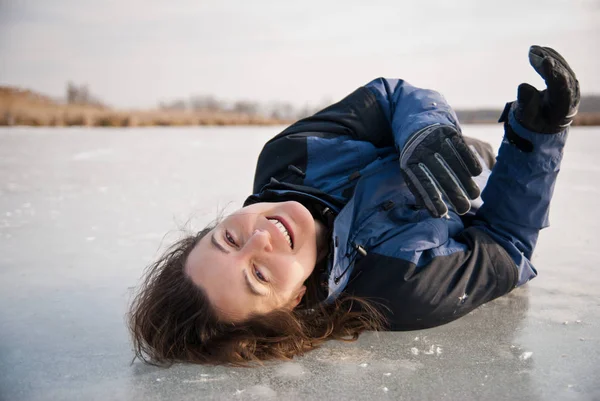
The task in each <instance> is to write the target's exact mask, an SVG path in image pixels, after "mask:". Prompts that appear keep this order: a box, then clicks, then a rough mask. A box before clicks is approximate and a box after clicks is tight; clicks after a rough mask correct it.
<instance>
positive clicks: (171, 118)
mask: <svg viewBox="0 0 600 401" xmlns="http://www.w3.org/2000/svg"><path fill="white" fill-rule="evenodd" d="M285 123H289V121H285V120H279V119H274V118H267V117H262V116H258V115H249V114H244V113H235V112H224V111H187V110H143V111H138V110H130V111H121V110H113V109H111V108H108V107H104V106H101V105H92V104H61V103H58V102H56V101H55V100H53V99H50V98H49V97H46V96H43V95H39V94H37V93H35V92H31V91H27V90H18V89H14V88H6V87H0V126H14V125H25V126H34V127H35V126H55V127H70V126H84V127H146V126H191V125H275V124H285Z"/></svg>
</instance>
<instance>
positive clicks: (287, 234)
mask: <svg viewBox="0 0 600 401" xmlns="http://www.w3.org/2000/svg"><path fill="white" fill-rule="evenodd" d="M267 220H269V221H270V222H271V223H273V224H274V225H275V227H277V229H278V230H279V231H280V232H281V233H282V234H283V236H284V238H285V239H286V241H287V243H288V245H289V246H290V248H292V249H294V241H293V240H292V235H291V234H290V231H289V230H288V228H287V227H286V226H285V224H284V223H283V222H282V221H281V220H279V219H278V218H276V217H268V218H267Z"/></svg>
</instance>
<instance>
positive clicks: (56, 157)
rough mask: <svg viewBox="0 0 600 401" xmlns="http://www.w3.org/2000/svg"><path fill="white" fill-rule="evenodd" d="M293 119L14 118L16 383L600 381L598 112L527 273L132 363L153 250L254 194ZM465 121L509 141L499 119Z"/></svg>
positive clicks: (2, 140)
mask: <svg viewBox="0 0 600 401" xmlns="http://www.w3.org/2000/svg"><path fill="white" fill-rule="evenodd" d="M278 129H279V128H278V127H269V128H245V127H237V128H182V129H154V128H149V129H129V130H119V129H110V130H108V129H24V128H20V129H14V128H11V129H3V130H0V338H1V340H2V341H1V342H0V400H11V401H20V400H23V401H35V400H150V401H152V400H169V401H171V400H173V401H176V400H183V399H202V400H211V399H217V400H231V399H235V400H246V399H249V400H252V399H261V400H263V399H285V400H311V399H319V400H341V399H347V400H359V399H368V400H374V399H394V400H395V399H415V400H422V399H434V400H438V399H448V400H473V399H487V400H554V399H560V400H563V399H564V400H576V399H581V400H593V399H600V380H598V377H600V338H599V337H600V290H599V288H600V271H599V266H598V260H600V247H599V246H598V244H599V242H598V239H597V238H598V233H599V232H600V218H599V217H598V216H597V214H596V213H595V210H596V209H597V207H598V196H597V195H598V189H599V188H600V176H599V175H598V163H597V160H598V155H600V130H599V129H597V128H587V129H583V128H574V129H573V130H572V132H571V134H570V137H569V143H568V145H567V147H566V149H565V160H564V163H563V167H562V170H561V172H560V175H559V179H558V184H557V186H556V189H555V199H554V201H553V205H552V209H551V215H550V219H551V223H552V224H551V227H550V228H549V229H547V230H544V231H543V232H542V234H541V236H540V240H539V245H538V247H537V249H536V251H535V255H534V263H535V266H536V267H537V269H538V271H539V277H538V278H536V279H535V280H533V281H532V282H531V283H530V284H529V285H528V286H527V288H522V289H519V290H516V291H514V292H513V293H511V294H510V295H509V296H506V297H503V298H501V299H498V300H497V301H494V302H491V303H489V304H487V305H485V306H483V307H481V308H479V309H478V310H476V311H475V312H473V313H472V314H470V315H468V316H466V317H464V318H462V319H460V320H458V321H456V322H454V323H451V324H448V325H446V326H442V327H438V328H435V329H431V330H423V331H417V332H408V333H368V334H366V335H364V336H362V337H361V339H360V340H359V341H358V342H356V343H349V344H347V343H341V342H331V343H329V344H327V345H326V346H325V347H323V348H321V349H319V350H316V351H314V352H311V353H309V354H307V355H306V356H305V357H301V358H296V359H295V360H294V361H293V362H289V363H267V364H265V366H263V367H259V368H255V369H243V368H227V367H205V366H189V365H175V366H173V367H171V368H170V369H160V368H156V367H152V366H146V365H143V364H141V363H139V362H135V363H133V364H132V365H131V364H130V362H131V358H132V355H133V354H132V352H131V346H130V343H129V340H128V337H127V331H126V328H125V325H124V314H125V311H126V305H127V302H128V301H129V297H130V294H131V291H132V289H133V288H134V287H135V286H136V285H137V283H138V279H139V277H140V275H141V271H142V269H143V267H144V266H145V265H147V264H148V263H149V262H150V261H152V260H153V259H154V258H155V257H156V255H157V251H158V249H159V248H161V249H162V248H164V247H165V246H166V245H167V244H168V243H169V242H170V241H172V240H173V239H175V238H177V236H178V229H179V228H182V227H188V228H191V229H198V228H200V227H202V226H204V225H205V224H206V223H208V222H210V221H212V220H213V219H214V218H215V217H217V215H218V213H219V212H221V211H224V212H227V211H231V210H234V209H235V208H237V207H239V206H240V205H241V202H242V201H243V200H244V198H245V196H246V195H248V191H250V189H251V186H252V185H251V184H252V176H253V173H254V163H255V159H256V156H257V154H258V152H259V150H260V148H261V147H262V145H263V143H264V141H265V140H267V139H268V138H269V137H271V136H272V135H274V134H275V133H277V132H278ZM464 129H465V133H466V134H471V135H475V136H478V137H480V138H486V139H488V140H489V141H491V142H492V143H493V144H494V146H498V144H499V142H500V138H501V127H500V126H486V127H477V126H466V127H464ZM407 307H410V305H407ZM563 322H568V324H566V325H565V324H563Z"/></svg>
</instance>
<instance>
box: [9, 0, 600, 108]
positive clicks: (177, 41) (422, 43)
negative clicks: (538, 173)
mask: <svg viewBox="0 0 600 401" xmlns="http://www.w3.org/2000/svg"><path fill="white" fill-rule="evenodd" d="M599 43H600V0H533V1H528V0H497V1H487V0H485V1H484V0H465V1H460V0H455V1H451V0H447V1H444V0H429V1H417V0H413V1H402V0H394V1H380V0H369V1H365V0H361V1H357V0H345V1H335V2H333V1H325V0H319V1H314V0H302V1H294V2H292V1H284V0H279V1H275V0H273V1H271V0H247V1H217V0H177V1H175V0H171V1H167V0H164V1H159V0H52V1H50V0H0V85H12V86H20V87H24V88H29V89H34V90H37V91H40V92H42V93H45V94H48V95H51V96H57V97H62V96H63V95H64V92H65V85H66V82H67V81H69V80H71V81H73V82H75V83H87V84H88V85H89V87H90V89H91V92H92V93H93V94H95V95H96V96H98V97H99V98H100V99H101V100H103V101H105V102H106V103H108V104H110V105H112V106H117V107H152V106H155V105H156V104H157V103H158V101H160V100H170V99H174V98H187V97H189V96H190V95H194V94H199V95H205V94H213V95H215V96H217V97H218V98H221V99H224V100H239V99H251V100H258V101H261V102H269V101H287V102H291V103H292V104H294V105H296V106H302V105H305V104H310V105H315V104H319V103H321V102H322V101H323V100H324V99H330V100H338V99H340V98H341V97H343V96H345V95H346V94H348V93H350V92H351V91H353V90H354V89H355V88H356V87H358V86H360V85H362V84H365V83H366V82H368V81H370V80H371V79H372V78H376V77H379V76H386V77H396V78H403V79H405V80H407V81H409V82H411V83H413V84H414V85H417V86H422V87H429V88H433V89H436V90H438V91H440V92H442V93H443V94H444V95H445V96H446V98H447V99H448V101H449V102H450V104H451V105H453V106H454V107H480V106H484V107H485V106H487V107H498V108H499V107H501V106H502V105H503V104H504V102H506V101H508V100H512V99H513V98H514V97H515V94H516V87H517V85H518V84H519V83H520V82H523V81H528V82H530V83H532V84H534V85H536V86H537V87H540V88H541V87H542V83H543V82H542V81H541V79H539V78H538V77H537V75H536V74H535V73H534V72H533V70H532V69H531V67H530V66H529V64H528V61H527V49H528V47H529V45H530V44H541V45H548V46H551V47H554V48H555V49H556V50H558V51H559V52H561V53H562V54H563V55H564V56H565V58H566V59H567V60H568V61H569V62H570V64H571V66H572V67H573V69H574V70H575V71H576V73H577V74H578V78H579V81H580V83H581V87H582V92H583V93H584V94H585V93H600V55H599V53H600V44H599Z"/></svg>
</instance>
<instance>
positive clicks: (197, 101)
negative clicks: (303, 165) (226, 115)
mask: <svg viewBox="0 0 600 401" xmlns="http://www.w3.org/2000/svg"><path fill="white" fill-rule="evenodd" d="M330 103H331V102H330V101H329V100H327V101H323V102H321V104H319V105H317V106H309V105H306V106H304V107H296V106H294V105H293V104H291V103H289V102H269V103H261V102H257V101H252V100H237V101H232V102H228V101H224V100H221V99H218V98H216V97H215V96H213V95H195V96H191V97H190V98H189V99H187V100H185V99H176V100H172V101H167V102H160V103H159V108H160V109H161V110H177V111H204V112H233V113H240V114H246V115H250V116H261V117H266V118H273V119H277V120H297V119H300V118H304V117H307V116H310V115H312V114H314V113H316V112H317V111H319V110H321V109H322V108H324V107H326V106H328V105H329V104H330Z"/></svg>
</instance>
